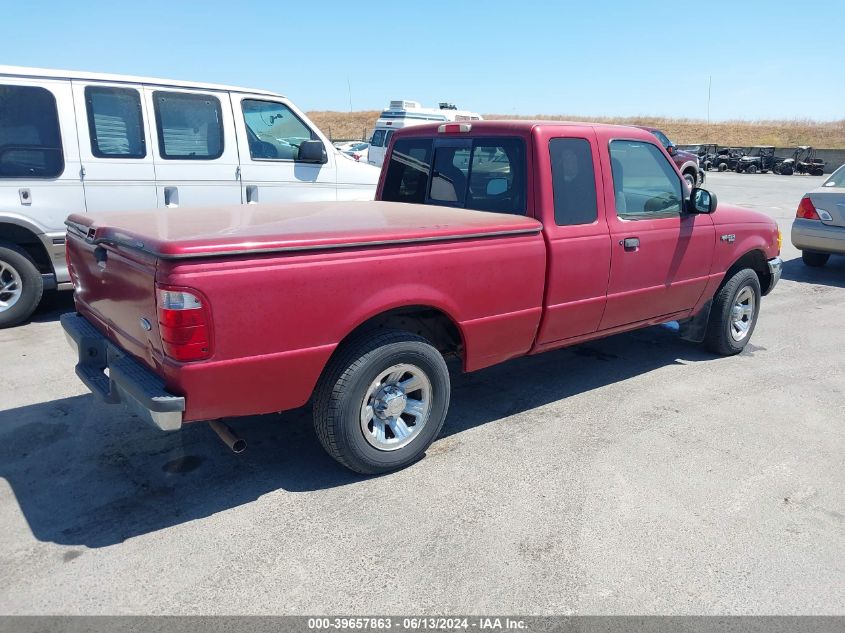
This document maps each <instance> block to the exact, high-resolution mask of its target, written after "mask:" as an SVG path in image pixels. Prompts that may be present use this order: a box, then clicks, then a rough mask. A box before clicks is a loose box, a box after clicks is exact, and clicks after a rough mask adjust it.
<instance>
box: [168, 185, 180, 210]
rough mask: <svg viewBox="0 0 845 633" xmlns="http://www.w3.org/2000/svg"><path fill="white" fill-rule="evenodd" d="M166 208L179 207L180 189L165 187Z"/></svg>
mask: <svg viewBox="0 0 845 633" xmlns="http://www.w3.org/2000/svg"><path fill="white" fill-rule="evenodd" d="M164 206H166V207H178V206H179V188H178V187H165V188H164Z"/></svg>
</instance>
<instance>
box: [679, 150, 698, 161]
mask: <svg viewBox="0 0 845 633" xmlns="http://www.w3.org/2000/svg"><path fill="white" fill-rule="evenodd" d="M675 156H678V157H679V158H680V159H681V160H682V161H683V162H685V163H686V162H689V161H693V162H696V163H697V162H698V154H693V153H692V152H686V151H684V150H682V149H679V150H675Z"/></svg>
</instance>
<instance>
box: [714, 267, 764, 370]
mask: <svg viewBox="0 0 845 633" xmlns="http://www.w3.org/2000/svg"><path fill="white" fill-rule="evenodd" d="M761 294H762V293H761V292H760V279H759V278H758V277H757V273H756V272H754V271H753V270H751V269H750V268H744V269H743V270H740V271H738V272H736V273H734V275H733V276H732V277H731V278H730V279H728V280H727V282H726V283H725V284H724V285H723V286H722V287H721V288H720V289H719V292H717V293H716V296H715V297H713V306H712V307H711V309H710V320H709V322H708V324H707V334H706V336H705V339H704V345H705V346H706V347H707V349H709V350H710V351H711V352H713V353H715V354H719V355H721V356H733V355H734V354H739V353H740V352H741V351H742V350H743V349H745V346H746V345H747V344H748V341H749V339H750V338H751V335H752V334H753V332H754V326H755V325H756V324H757V316H758V315H759V313H760V297H761Z"/></svg>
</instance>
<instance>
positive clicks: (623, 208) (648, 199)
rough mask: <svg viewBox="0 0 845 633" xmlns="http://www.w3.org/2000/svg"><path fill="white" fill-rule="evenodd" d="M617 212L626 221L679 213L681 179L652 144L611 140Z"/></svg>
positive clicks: (611, 162)
mask: <svg viewBox="0 0 845 633" xmlns="http://www.w3.org/2000/svg"><path fill="white" fill-rule="evenodd" d="M610 164H611V168H612V171H613V192H614V197H615V199H616V213H617V215H618V216H619V217H620V218H623V219H625V220H644V219H650V218H655V217H671V216H673V215H678V214H680V212H681V204H682V201H683V193H682V192H683V189H682V186H681V179H680V177H679V176H678V174H677V173H676V172H675V170H674V168H673V167H672V165H670V164H669V161H667V160H666V157H665V156H664V155H663V152H661V151H660V150H659V149H657V147H656V146H655V145H652V144H651V143H647V142H645V141H611V143H610Z"/></svg>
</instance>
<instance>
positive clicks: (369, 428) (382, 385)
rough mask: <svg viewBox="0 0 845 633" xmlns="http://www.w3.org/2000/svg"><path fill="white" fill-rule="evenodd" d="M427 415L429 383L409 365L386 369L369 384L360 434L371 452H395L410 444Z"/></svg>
mask: <svg viewBox="0 0 845 633" xmlns="http://www.w3.org/2000/svg"><path fill="white" fill-rule="evenodd" d="M430 415H431V381H430V380H429V378H428V376H427V375H426V373H425V372H424V371H423V370H422V369H420V368H419V367H417V366H416V365H411V364H409V363H399V364H396V365H393V366H392V367H388V368H387V369H385V370H384V371H382V372H380V373H379V375H378V376H376V378H375V380H373V381H372V382H371V383H370V386H369V388H368V389H367V391H366V393H365V394H364V399H363V401H362V403H361V416H360V417H361V432H362V433H363V435H364V439H366V440H367V443H369V444H370V446H372V447H373V448H376V449H378V450H380V451H395V450H398V449H400V448H402V447H404V446H407V445H408V444H410V443H411V442H412V441H414V439H416V438H417V437H418V436H419V434H420V432H421V431H422V429H423V427H425V425H426V423H427V422H428V419H429V417H430Z"/></svg>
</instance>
